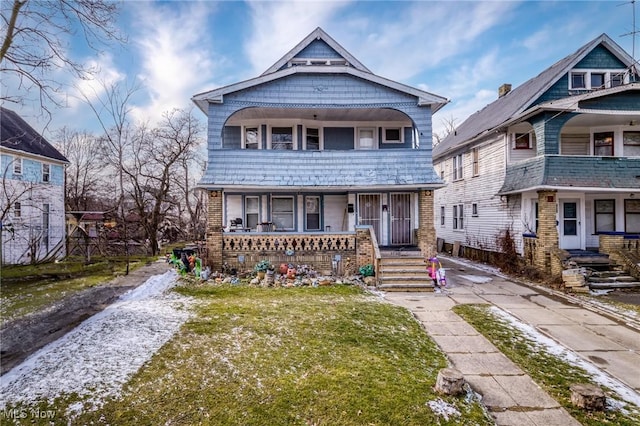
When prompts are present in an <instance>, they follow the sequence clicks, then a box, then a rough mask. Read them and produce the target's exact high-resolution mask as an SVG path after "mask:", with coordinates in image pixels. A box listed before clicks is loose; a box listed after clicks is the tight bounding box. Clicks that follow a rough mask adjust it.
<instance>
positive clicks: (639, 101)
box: [579, 90, 640, 111]
mask: <svg viewBox="0 0 640 426" xmlns="http://www.w3.org/2000/svg"><path fill="white" fill-rule="evenodd" d="M579 106H580V108H584V109H606V110H613V111H640V91H638V90H635V91H633V92H626V93H618V94H615V95H610V96H606V97H602V98H597V99H589V100H584V101H581V102H580V104H579Z"/></svg>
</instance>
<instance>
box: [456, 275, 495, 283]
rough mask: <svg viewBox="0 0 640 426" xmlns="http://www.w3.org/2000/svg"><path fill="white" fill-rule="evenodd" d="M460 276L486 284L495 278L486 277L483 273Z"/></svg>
mask: <svg viewBox="0 0 640 426" xmlns="http://www.w3.org/2000/svg"><path fill="white" fill-rule="evenodd" d="M460 278H464V279H465V280H468V281H471V282H472V283H475V284H485V283H488V282H491V280H493V278H492V277H484V276H482V275H460Z"/></svg>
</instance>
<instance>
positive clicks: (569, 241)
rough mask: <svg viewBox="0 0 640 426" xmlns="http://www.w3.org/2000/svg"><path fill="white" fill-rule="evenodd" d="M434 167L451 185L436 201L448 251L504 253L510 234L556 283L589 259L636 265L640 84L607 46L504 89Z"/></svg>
mask: <svg viewBox="0 0 640 426" xmlns="http://www.w3.org/2000/svg"><path fill="white" fill-rule="evenodd" d="M433 156H434V164H435V168H436V170H437V171H438V172H439V173H440V175H441V177H442V178H443V180H445V181H446V183H447V186H446V188H444V189H438V190H437V191H436V200H435V210H436V229H437V233H438V238H439V239H441V240H442V241H444V242H445V243H444V244H443V246H447V247H449V246H452V245H455V243H456V242H458V244H459V246H460V247H462V248H463V250H464V249H468V250H467V251H469V252H474V251H478V250H485V251H487V250H488V251H500V250H501V247H499V241H500V238H499V236H500V235H504V232H505V231H507V230H508V231H510V234H511V236H512V238H513V239H514V240H515V245H516V250H517V252H518V253H519V254H521V255H523V256H525V257H526V259H527V260H528V261H529V262H530V263H532V264H534V265H536V266H537V267H538V268H539V269H540V270H542V271H544V272H545V273H548V274H553V275H554V276H557V275H559V274H560V272H561V271H562V266H563V264H566V262H565V261H566V260H567V259H570V258H571V257H574V255H575V256H580V255H581V254H584V252H590V253H596V252H600V254H611V253H613V252H614V251H615V252H620V250H622V251H625V252H626V253H636V254H637V253H638V244H637V241H638V240H637V238H638V235H639V234H640V80H639V78H638V70H637V63H636V62H635V60H634V58H632V57H631V56H630V55H629V54H628V53H626V52H625V51H624V50H623V49H622V48H621V47H620V46H619V45H617V44H616V43H615V42H614V41H613V40H612V39H611V38H610V37H608V36H607V35H606V34H602V35H601V36H599V37H597V38H595V39H594V40H592V41H590V42H588V43H587V44H585V45H584V46H582V47H580V48H579V49H578V50H577V51H575V52H574V53H572V54H570V55H569V56H567V57H565V58H563V59H561V60H559V61H558V62H556V63H555V64H553V65H551V66H550V67H548V68H547V69H545V70H543V71H542V72H541V73H540V74H538V75H537V76H535V77H533V78H531V79H530V80H528V81H526V82H524V83H523V84H522V85H520V86H518V87H516V88H514V89H513V90H511V85H508V84H505V85H503V86H501V87H500V89H499V90H498V97H497V99H496V100H495V101H494V102H492V103H491V104H489V105H487V106H486V107H484V108H483V109H481V110H480V111H478V112H476V113H475V114H473V115H471V116H470V117H469V118H468V119H467V120H466V121H464V122H463V123H462V124H460V126H458V127H457V128H456V129H455V132H452V133H451V134H450V135H449V136H448V137H447V138H445V139H444V140H443V141H442V142H441V143H440V144H438V145H437V146H436V147H435V148H434V150H433ZM587 254H589V253H587ZM574 260H575V259H574ZM633 263H634V262H633V261H631V262H630V264H633Z"/></svg>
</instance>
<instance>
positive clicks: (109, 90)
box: [82, 83, 138, 274]
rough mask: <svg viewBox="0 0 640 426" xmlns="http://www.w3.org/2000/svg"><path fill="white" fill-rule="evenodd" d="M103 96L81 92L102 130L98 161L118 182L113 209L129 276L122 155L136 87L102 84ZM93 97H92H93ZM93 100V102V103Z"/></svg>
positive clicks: (128, 138) (126, 148)
mask: <svg viewBox="0 0 640 426" xmlns="http://www.w3.org/2000/svg"><path fill="white" fill-rule="evenodd" d="M102 85H103V89H104V95H103V96H89V95H88V94H86V93H83V94H82V96H83V97H84V100H85V102H86V104H87V105H88V106H89V108H91V110H92V111H93V113H94V115H95V116H96V119H97V120H98V123H99V124H100V127H101V128H102V130H103V131H104V134H103V136H102V137H101V138H100V150H99V152H100V154H101V159H103V161H104V162H105V164H106V165H108V166H111V168H112V170H113V171H115V173H116V176H117V182H118V196H117V205H116V208H117V210H119V212H120V213H119V214H120V224H121V226H122V236H121V237H122V238H121V239H122V241H123V243H124V251H125V257H126V263H127V267H126V272H125V273H126V274H129V229H128V225H127V216H128V215H127V211H126V208H125V176H130V175H131V173H130V172H128V170H127V169H126V165H125V163H126V162H125V160H126V158H125V156H126V154H127V153H128V152H129V148H130V147H131V145H132V137H133V132H134V131H135V129H134V126H133V125H132V123H131V122H130V120H129V117H130V115H131V108H132V106H131V98H132V96H133V95H134V94H135V92H136V91H137V90H138V89H137V86H129V85H127V84H125V83H113V84H106V83H102ZM94 95H95V94H94ZM94 99H95V100H94Z"/></svg>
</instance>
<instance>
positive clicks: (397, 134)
mask: <svg viewBox="0 0 640 426" xmlns="http://www.w3.org/2000/svg"><path fill="white" fill-rule="evenodd" d="M382 135H383V137H384V139H383V140H382V142H383V143H402V128H401V127H386V128H385V129H384V131H383V132H382Z"/></svg>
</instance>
